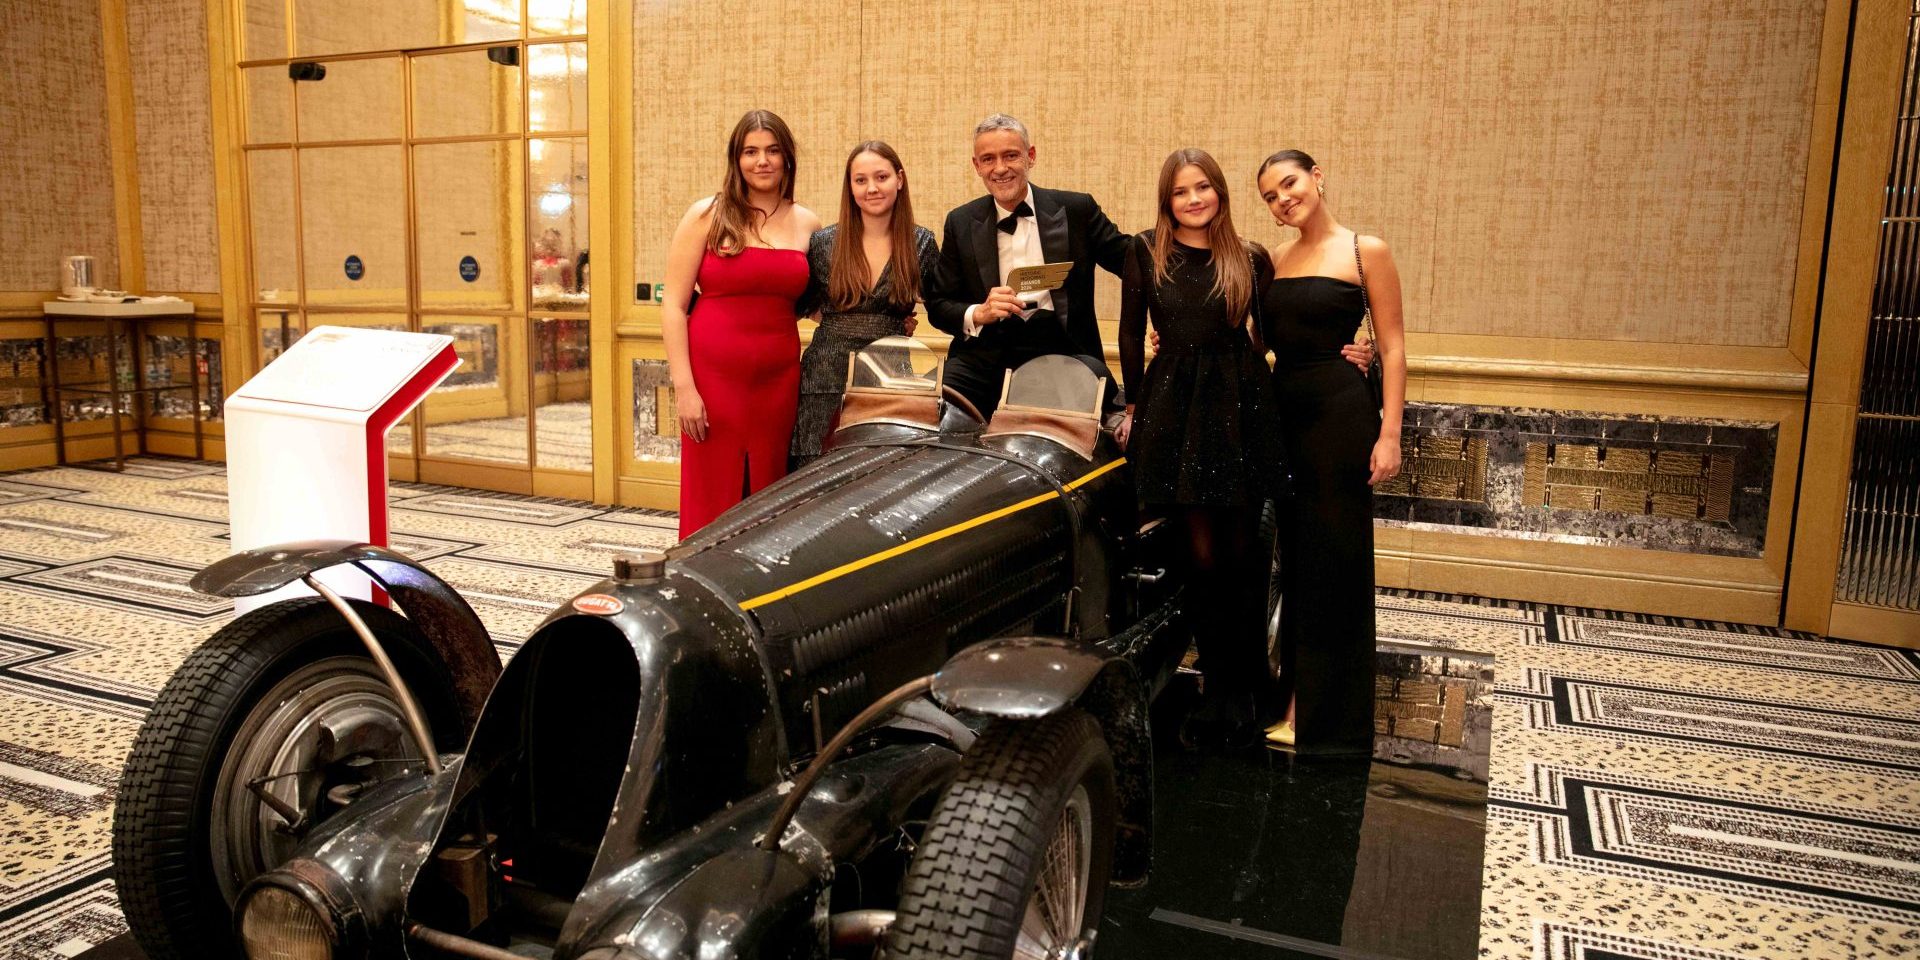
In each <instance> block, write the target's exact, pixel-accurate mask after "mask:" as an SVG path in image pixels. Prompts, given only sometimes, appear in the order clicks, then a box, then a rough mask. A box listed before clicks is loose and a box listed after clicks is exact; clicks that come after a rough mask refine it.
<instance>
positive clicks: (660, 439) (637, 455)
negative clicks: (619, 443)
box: [633, 360, 680, 463]
mask: <svg viewBox="0 0 1920 960" xmlns="http://www.w3.org/2000/svg"><path fill="white" fill-rule="evenodd" d="M679 426H680V425H679V422H678V421H676V420H675V419H674V418H673V374H672V372H671V371H669V370H668V369H667V362H666V361H665V360H635V361H634V362H633V458H634V459H635V460H639V461H642V462H647V463H679V462H680V430H679Z"/></svg>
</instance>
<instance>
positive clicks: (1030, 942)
mask: <svg viewBox="0 0 1920 960" xmlns="http://www.w3.org/2000/svg"><path fill="white" fill-rule="evenodd" d="M1115 803H1116V799H1115V787H1114V775H1113V756H1112V754H1111V753H1109V752H1108V749H1107V743H1106V738H1105V735H1104V734H1103V733H1102V732H1101V730H1100V725H1099V723H1097V722H1095V721H1094V719H1093V718H1092V717H1091V716H1088V715H1087V714H1085V713H1082V712H1080V711H1078V710H1068V711H1065V712H1062V713H1057V714H1054V715H1052V716H1048V717H1043V718H1041V719H1038V720H1022V721H1004V722H1000V723H996V724H994V725H993V726H991V727H989V728H987V731H986V732H985V733H982V734H981V735H980V739H979V740H977V741H975V742H974V745H973V749H971V750H969V751H968V752H967V755H966V756H965V757H963V758H962V759H961V764H960V773H959V775H958V776H956V777H955V779H954V782H953V785H952V786H950V787H948V788H947V792H946V794H945V795H944V796H942V797H941V798H940V802H939V804H937V805H936V806H935V807H934V812H933V815H932V817H931V818H930V819H929V820H928V821H927V830H926V833H925V835H924V837H923V838H922V841H921V844H920V849H919V851H918V852H917V853H915V855H914V859H913V862H912V863H911V864H909V865H908V867H907V877H906V880H905V881H904V882H903V883H902V885H901V894H900V907H899V910H898V915H897V917H896V919H895V921H894V924H893V927H892V928H891V929H890V930H889V931H888V935H887V950H886V955H887V956H888V957H890V958H894V960H936V958H937V960H1010V958H1017V960H1081V958H1084V957H1086V956H1087V955H1088V952H1089V951H1090V950H1091V949H1092V946H1093V932H1094V931H1095V930H1096V929H1098V928H1099V925H1100V911H1101V907H1102V905H1103V904H1104V902H1105V899H1106V890H1107V880H1108V878H1109V877H1111V876H1112V874H1113V845H1114V825H1115V818H1116V807H1115Z"/></svg>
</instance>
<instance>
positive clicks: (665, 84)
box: [633, 0, 964, 283]
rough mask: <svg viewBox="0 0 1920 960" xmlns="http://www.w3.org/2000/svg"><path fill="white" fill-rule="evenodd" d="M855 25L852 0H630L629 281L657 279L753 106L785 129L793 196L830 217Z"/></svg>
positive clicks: (850, 113) (849, 115)
mask: <svg viewBox="0 0 1920 960" xmlns="http://www.w3.org/2000/svg"><path fill="white" fill-rule="evenodd" d="M931 6H941V5H938V4H935V5H931ZM859 29H860V23H859V19H858V6H857V5H838V4H835V5H827V4H818V5H816V4H808V3H766V2H758V0H702V2H700V3H675V4H662V3H636V4H635V5H634V37H635V44H636V50H635V53H634V65H633V73H634V99H633V113H634V147H633V166H634V192H633V204H634V214H633V220H634V222H633V231H634V258H635V260H634V262H635V263H636V264H637V265H638V266H639V271H638V273H637V274H636V275H635V279H636V280H638V281H640V282H642V283H657V282H659V281H660V278H661V274H662V272H663V270H664V267H665V265H666V259H667V241H668V240H669V239H670V238H671V236H672V234H673V229H674V226H675V225H676V224H678V223H679V222H680V218H681V217H682V216H683V215H684V214H685V213H686V211H687V206H688V204H691V203H692V202H693V201H694V200H696V199H698V198H700V197H703V196H710V195H712V194H713V192H714V191H716V190H718V189H719V188H720V184H721V179H722V177H723V176H724V175H725V173H726V153H727V134H728V133H729V132H731V131H732V129H733V125H734V123H735V122H737V121H738V120H739V119H740V115H741V114H743V113H745V112H746V111H748V110H750V109H753V108H756V107H760V108H765V109H768V110H772V111H773V112H775V113H777V114H779V115H780V116H781V118H782V119H784V120H786V121H787V123H788V125H789V126H790V127H791V128H792V129H793V134H794V137H795V139H796V140H797V141H798V145H799V149H798V151H797V153H798V157H799V164H800V166H799V171H800V176H799V181H798V183H797V185H796V192H795V199H797V200H799V201H800V202H801V203H803V204H805V205H807V206H810V207H812V208H813V209H814V211H815V212H816V213H818V214H820V216H821V217H822V218H823V219H825V220H826V221H828V222H832V221H833V220H834V219H836V218H837V217H838V216H839V199H838V196H839V193H838V192H839V189H840V170H841V165H842V161H844V160H845V159H846V151H847V150H849V149H851V148H852V146H853V144H854V143H855V142H857V140H858V139H859V137H860V136H861V133H862V128H861V125H860V122H859V118H860V109H861V104H860V83H859V78H860V69H861V59H862V58H861V55H860V53H859V50H858V41H857V37H858V36H859V33H858V31H859ZM962 156H964V154H962ZM921 219H922V221H923V222H925V219H926V218H925V217H924V216H923V217H922V218H921ZM933 222H934V223H936V224H937V223H938V221H937V220H936V221H933Z"/></svg>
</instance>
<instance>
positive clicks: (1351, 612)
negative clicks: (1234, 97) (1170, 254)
mask: <svg viewBox="0 0 1920 960" xmlns="http://www.w3.org/2000/svg"><path fill="white" fill-rule="evenodd" d="M1256 182H1257V183H1258V184H1259V187H1260V196H1261V198H1262V199H1263V200H1265V201H1266V203H1267V207H1268V209H1270V210H1272V211H1273V214H1274V217H1275V219H1277V220H1279V221H1280V222H1281V223H1282V224H1284V225H1286V226H1290V227H1295V228H1297V229H1298V230H1299V231H1300V238H1299V239H1298V240H1296V241H1294V242H1293V243H1291V244H1287V245H1283V246H1280V247H1278V248H1276V249H1275V251H1274V275H1275V279H1274V281H1273V285H1272V286H1271V287H1270V288H1269V289H1268V291H1267V295H1266V297H1265V299H1264V300H1263V301H1262V308H1263V309H1262V314H1263V318H1262V319H1263V323H1264V333H1265V337H1266V342H1267V346H1268V347H1270V348H1272V350H1273V354H1274V368H1273V387H1274V393H1275V396H1276V398H1277V401H1278V406H1279V410H1280V423H1281V427H1282V433H1283V435H1284V437H1285V439H1286V446H1287V456H1288V462H1289V465H1290V466H1291V469H1292V474H1293V495H1292V496H1291V497H1289V498H1286V499H1283V500H1282V501H1281V510H1280V579H1281V602H1280V644H1279V646H1280V672H1281V684H1282V686H1283V687H1286V688H1288V689H1289V690H1290V691H1291V694H1292V705H1291V707H1290V708H1289V710H1288V716H1287V720H1286V721H1283V722H1282V724H1280V725H1277V726H1276V727H1275V728H1274V733H1273V736H1272V739H1275V740H1278V741H1280V742H1287V741H1288V740H1289V739H1292V740H1293V741H1294V742H1296V743H1297V745H1298V747H1299V749H1300V750H1301V751H1302V752H1324V753H1370V752H1372V749H1373V648H1374V623H1373V485H1374V484H1376V483H1379V482H1381V481H1382V480H1385V479H1387V478H1389V477H1392V476H1394V475H1396V474H1398V473H1399V472H1400V410H1401V405H1402V400H1403V398H1404V397H1405V389H1406V352H1405V338H1404V336H1403V335H1402V325H1401V316H1400V281H1399V275H1398V273H1397V271H1396V270H1395V269H1394V266H1393V257H1392V254H1391V253H1390V252H1389V251H1388V250H1387V246H1386V244H1385V243H1384V242H1383V241H1381V240H1379V239H1378V238H1375V237H1359V236H1357V235H1356V234H1354V232H1353V231H1351V230H1348V229H1346V228H1345V227H1342V226H1340V225H1339V224H1337V223H1335V222H1334V220H1333V215H1332V213H1331V212H1329V211H1328V209H1327V205H1326V203H1325V197H1324V193H1325V188H1324V180H1323V176H1322V174H1321V171H1320V168H1319V167H1318V166H1315V165H1314V162H1313V159H1312V158H1311V157H1308V156H1307V155H1306V154H1304V153H1300V152H1299V151H1297V150H1287V151H1282V152H1280V153H1277V154H1274V155H1273V156H1272V157H1269V158H1268V159H1267V161H1266V162H1265V163H1263V164H1261V167H1260V172H1259V174H1258V175H1257V178H1256ZM1363 283H1364V285H1363ZM1369 306H1371V307H1372V311H1373V315H1372V321H1373V328H1374V329H1373V335H1374V336H1375V338H1376V341H1377V342H1376V347H1377V349H1378V350H1379V352H1380V361H1381V366H1382V370H1383V373H1384V376H1383V378H1382V381H1381V388H1382V394H1383V400H1382V403H1381V406H1380V407H1376V406H1375V404H1374V399H1373V395H1372V391H1371V390H1370V389H1369V385H1368V383H1367V380H1366V376H1365V374H1363V373H1361V372H1359V371H1357V370H1356V369H1355V368H1354V367H1353V366H1352V365H1350V364H1349V363H1347V362H1346V361H1345V360H1343V359H1342V357H1341V347H1342V346H1343V345H1345V344H1348V343H1351V342H1352V341H1353V338H1354V335H1355V332H1356V331H1357V330H1358V329H1359V328H1360V327H1361V326H1362V325H1363V318H1364V317H1365V315H1366V313H1367V310H1368V307H1369Z"/></svg>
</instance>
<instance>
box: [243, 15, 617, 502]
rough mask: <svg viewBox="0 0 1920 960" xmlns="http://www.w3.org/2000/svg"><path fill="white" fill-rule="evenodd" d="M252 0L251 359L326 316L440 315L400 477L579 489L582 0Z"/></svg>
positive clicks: (588, 474)
mask: <svg viewBox="0 0 1920 960" xmlns="http://www.w3.org/2000/svg"><path fill="white" fill-rule="evenodd" d="M359 6H360V5H358V4H351V3H345V4H343V3H338V2H330V0H246V9H247V17H246V24H245V28H244V29H245V37H244V38H243V49H244V50H245V52H246V56H247V57H248V58H249V59H248V60H246V61H244V62H242V63H241V65H240V71H241V75H242V78H243V84H242V86H243V90H244V96H245V98H246V109H245V122H246V136H245V140H246V145H245V149H246V153H247V164H246V175H247V193H246V200H247V208H248V223H249V227H250V230H251V236H250V252H251V257H250V263H249V266H250V269H251V276H252V278H253V279H252V288H253V298H254V315H255V322H256V334H257V337H258V344H259V348H260V350H261V360H262V361H263V362H265V361H268V360H270V359H271V358H272V357H273V356H276V355H277V354H278V352H279V351H280V350H283V349H285V347H286V346H287V345H289V344H290V343H291V342H293V341H294V340H296V339H298V338H299V336H300V335H301V334H302V333H304V332H305V331H307V330H310V329H312V328H314V327H316V326H320V325H323V324H334V325H341V326H357V327H378V328H384V329H393V330H414V331H422V332H428V333H439V334H445V335H447V336H450V337H452V338H453V341H454V349H455V350H456V352H457V353H458V354H459V356H460V360H461V364H460V366H459V367H458V368H457V369H456V370H455V371H454V373H453V374H452V375H451V376H449V377H448V378H447V380H446V381H445V382H444V383H443V384H442V385H441V386H440V387H439V388H438V389H436V390H435V391H434V392H433V394H432V395H430V396H429V397H428V398H427V401H426V402H425V403H424V404H423V405H422V406H421V408H420V410H418V411H416V412H415V414H414V415H413V416H412V417H411V418H410V420H409V421H408V422H405V423H403V424H401V425H400V426H398V427H396V428H395V430H394V431H393V433H392V434H391V435H390V437H389V439H388V454H389V460H390V467H391V472H392V474H393V476H394V478H395V479H401V480H420V481H424V482H430V483H447V484H454V485H459V486H468V487H479V488H484V489H493V490H502V491H508V492H516V493H533V494H539V495H545V496H569V497H580V498H586V497H589V496H591V492H592V468H593V444H592V413H591V411H592V404H591V402H590V400H591V397H590V395H589V393H590V390H589V385H588V370H589V367H590V359H591V357H590V349H591V348H590V339H589V337H588V321H587V305H588V290H589V287H588V283H587V279H588V276H589V273H590V264H589V257H588V251H587V151H586V143H587V135H586V127H587V118H586V100H587V90H586V69H587V65H586V46H587V45H586V42H585V40H584V38H583V34H584V32H585V29H586V21H585V0H529V2H528V3H527V5H526V7H525V9H524V10H523V8H522V4H521V0H465V2H464V3H461V2H454V3H449V2H446V0H399V2H393V3H387V4H382V5H380V7H379V8H378V9H377V10H375V9H373V8H367V9H364V10H363V9H358V8H359Z"/></svg>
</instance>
